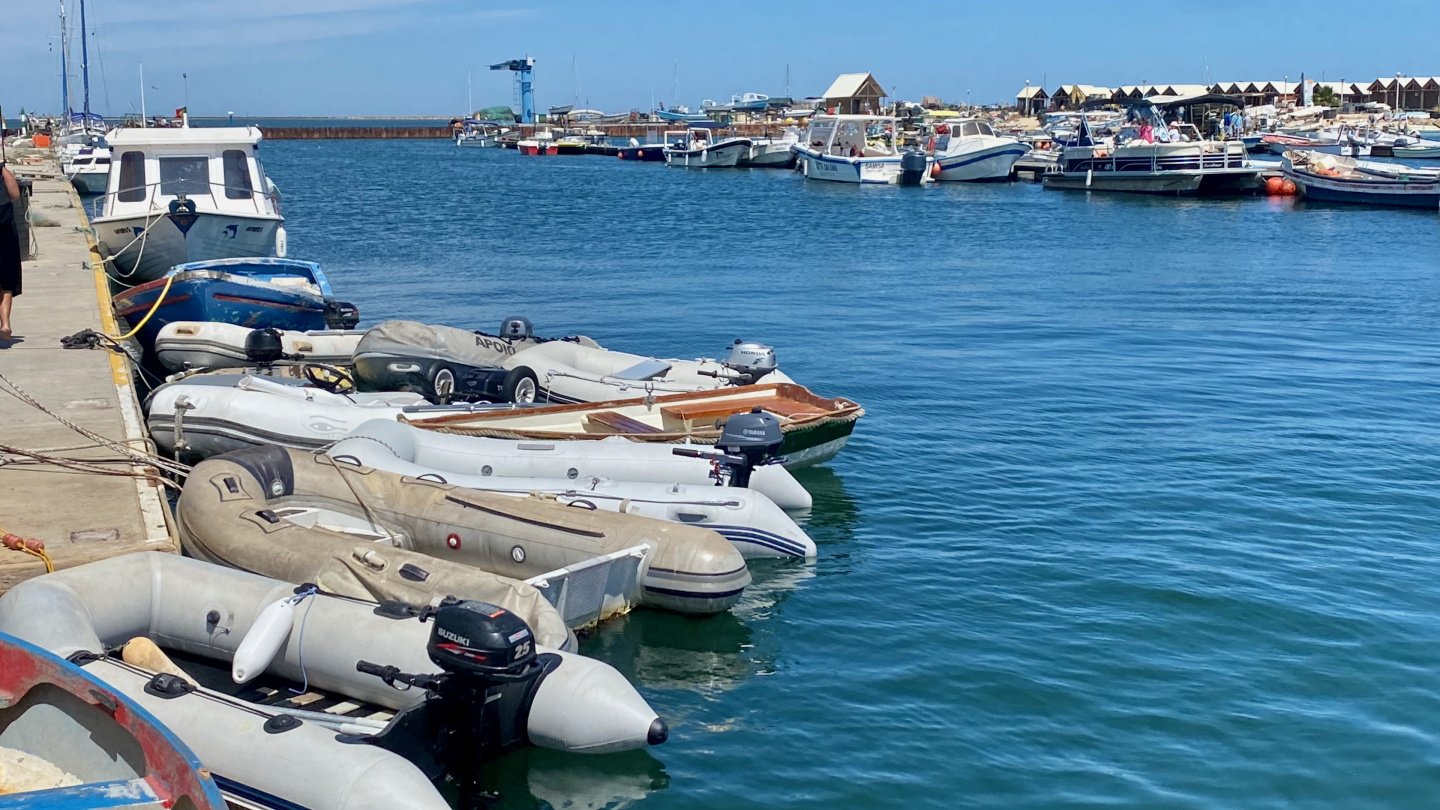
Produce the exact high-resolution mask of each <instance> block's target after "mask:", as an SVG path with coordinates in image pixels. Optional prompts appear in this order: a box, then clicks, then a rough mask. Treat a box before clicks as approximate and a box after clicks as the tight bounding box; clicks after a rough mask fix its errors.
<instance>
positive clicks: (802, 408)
mask: <svg viewBox="0 0 1440 810" xmlns="http://www.w3.org/2000/svg"><path fill="white" fill-rule="evenodd" d="M757 405H758V406H759V407H760V409H761V410H764V411H768V412H770V413H773V414H775V415H776V416H779V417H781V418H782V419H786V418H791V417H796V416H818V415H820V414H823V413H825V409H824V408H819V407H816V406H814V405H811V404H810V403H808V402H799V401H797V400H793V399H789V398H787V397H765V398H764V399H759V398H757V399H738V400H731V401H730V402H695V403H691V404H683V403H682V404H676V405H664V406H661V408H660V413H662V414H664V415H665V416H668V417H670V418H671V419H679V420H683V421H687V422H708V421H710V420H712V419H713V420H724V419H725V418H726V417H729V416H732V415H734V414H737V413H745V412H746V411H748V410H750V409H751V408H754V407H755V406H757Z"/></svg>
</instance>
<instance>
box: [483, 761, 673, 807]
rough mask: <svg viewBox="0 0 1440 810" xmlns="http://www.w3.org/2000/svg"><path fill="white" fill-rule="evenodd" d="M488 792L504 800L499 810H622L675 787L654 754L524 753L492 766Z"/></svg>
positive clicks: (486, 776) (486, 769) (487, 772)
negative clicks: (495, 793) (548, 809)
mask: <svg viewBox="0 0 1440 810" xmlns="http://www.w3.org/2000/svg"><path fill="white" fill-rule="evenodd" d="M484 779H485V788H486V790H491V791H495V792H497V793H499V794H500V800H499V801H498V802H497V803H495V804H494V805H492V806H493V807H495V808H496V809H497V810H532V809H534V810H543V809H545V808H553V810H600V808H608V809H609V810H618V808H622V807H630V806H632V805H634V804H635V803H637V802H639V801H640V800H641V799H644V798H645V797H646V796H648V795H650V794H651V793H653V792H655V791H657V790H664V789H665V788H666V787H667V786H668V785H669V784H670V776H669V774H667V773H665V766H664V764H662V763H661V762H660V761H659V760H657V759H656V758H655V757H653V756H651V755H650V752H649V751H624V752H621V753H617V754H597V755H590V756H586V755H583V754H567V753H564V752H561V751H550V750H547V749H544V748H522V749H520V750H518V751H515V752H514V753H511V754H508V755H506V756H503V757H500V758H498V759H496V760H493V761H491V762H488V763H486V765H485V767H484Z"/></svg>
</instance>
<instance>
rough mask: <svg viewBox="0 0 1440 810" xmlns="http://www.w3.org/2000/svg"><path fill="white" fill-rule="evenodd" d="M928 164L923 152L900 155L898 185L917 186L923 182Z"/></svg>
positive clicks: (912, 151)
mask: <svg viewBox="0 0 1440 810" xmlns="http://www.w3.org/2000/svg"><path fill="white" fill-rule="evenodd" d="M929 166H930V162H929V161H928V160H927V159H926V158H925V153H924V152H918V151H914V150H911V151H908V152H905V153H903V154H901V155H900V185H902V186H918V185H920V184H921V183H924V182H925V170H926V169H928V168H929Z"/></svg>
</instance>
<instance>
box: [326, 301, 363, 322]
mask: <svg viewBox="0 0 1440 810" xmlns="http://www.w3.org/2000/svg"><path fill="white" fill-rule="evenodd" d="M358 323H360V308H359V307H357V306H355V305H354V304H351V303H349V302H347V301H336V300H335V299H333V298H332V299H330V300H328V301H326V302H325V328H326V329H354V328H355V326H356V324H358Z"/></svg>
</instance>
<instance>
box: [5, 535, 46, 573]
mask: <svg viewBox="0 0 1440 810" xmlns="http://www.w3.org/2000/svg"><path fill="white" fill-rule="evenodd" d="M0 537H3V545H4V547H5V548H8V549H11V550H12V551H19V552H21V553H24V554H29V555H30V556H31V557H35V558H36V559H38V560H40V562H42V563H45V573H47V574H53V573H55V561H54V560H52V559H50V555H49V554H46V553H45V544H44V543H42V542H40V541H39V540H35V539H33V538H32V539H30V540H29V541H26V540H25V539H24V538H23V537H21V536H20V535H18V534H10V533H9V532H7V531H5V529H4V527H0Z"/></svg>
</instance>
